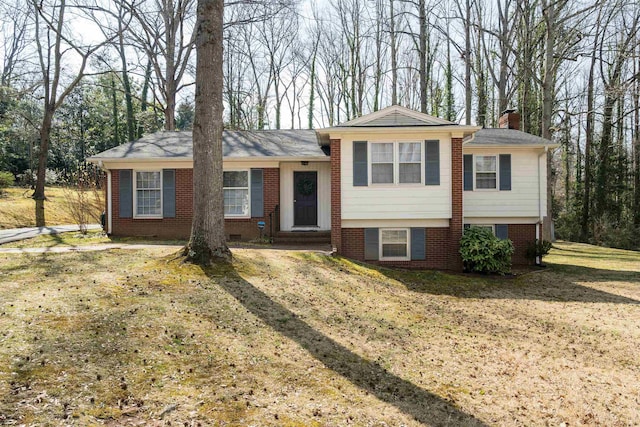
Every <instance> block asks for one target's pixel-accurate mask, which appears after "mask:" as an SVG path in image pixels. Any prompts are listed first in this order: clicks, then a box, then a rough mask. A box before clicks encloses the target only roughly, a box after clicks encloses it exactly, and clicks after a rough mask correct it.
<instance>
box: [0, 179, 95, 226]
mask: <svg viewBox="0 0 640 427" xmlns="http://www.w3.org/2000/svg"><path fill="white" fill-rule="evenodd" d="M72 191H74V190H73V189H65V188H62V187H47V188H46V189H45V195H46V196H47V200H45V202H44V208H45V215H46V221H47V225H61V224H75V220H74V217H73V215H72V214H71V210H70V209H69V207H68V206H67V205H68V202H69V194H70V192H72ZM32 194H33V190H30V189H28V188H20V187H11V188H6V189H5V190H4V192H3V193H2V194H0V229H6V228H21V227H35V225H36V217H35V202H34V200H33V199H32V198H31V195H32ZM87 196H88V202H89V205H90V206H91V212H90V214H89V217H90V220H89V221H90V222H92V223H97V222H99V219H100V212H102V210H103V209H104V206H103V204H102V203H100V201H99V200H97V199H96V195H95V194H94V193H93V192H92V191H89V192H88V194H87Z"/></svg>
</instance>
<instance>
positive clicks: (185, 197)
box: [111, 168, 280, 240]
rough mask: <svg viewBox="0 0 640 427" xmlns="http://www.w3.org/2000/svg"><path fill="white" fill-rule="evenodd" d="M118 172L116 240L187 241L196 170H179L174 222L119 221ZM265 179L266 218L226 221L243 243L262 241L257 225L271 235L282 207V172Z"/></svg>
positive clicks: (114, 182)
mask: <svg viewBox="0 0 640 427" xmlns="http://www.w3.org/2000/svg"><path fill="white" fill-rule="evenodd" d="M119 178H120V174H119V172H118V170H112V171H111V195H112V206H113V212H112V226H113V229H112V232H111V234H112V235H114V236H142V237H151V236H153V237H160V238H166V239H187V238H189V235H190V234H191V220H192V217H193V170H192V169H176V216H175V218H157V219H155V218H154V219H149V218H145V219H134V218H120V217H119V215H118V213H119V208H120V203H119V188H120V186H119V185H120V183H119ZM263 179H264V214H265V216H263V217H256V218H243V219H226V220H225V232H226V234H227V238H229V236H230V235H239V236H240V239H241V240H251V239H255V238H257V237H259V235H260V230H259V229H258V221H264V222H265V223H266V226H265V230H264V232H263V234H264V235H265V236H266V235H269V232H270V223H269V214H270V213H272V212H274V210H275V208H276V206H277V205H279V204H280V169H278V168H265V169H263ZM277 220H278V218H277V217H276V216H275V215H274V224H273V230H274V233H275V232H276V231H277V230H278V229H279V224H276V222H277Z"/></svg>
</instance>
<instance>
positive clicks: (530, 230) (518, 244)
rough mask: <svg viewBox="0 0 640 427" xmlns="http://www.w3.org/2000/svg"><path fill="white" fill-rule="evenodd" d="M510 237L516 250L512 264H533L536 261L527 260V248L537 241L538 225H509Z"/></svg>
mask: <svg viewBox="0 0 640 427" xmlns="http://www.w3.org/2000/svg"><path fill="white" fill-rule="evenodd" d="M508 236H509V239H510V240H511V241H512V242H513V247H514V249H515V252H514V253H513V256H512V257H511V262H512V263H513V264H514V265H525V264H533V262H534V260H529V259H527V246H529V245H530V244H532V243H533V242H535V240H536V225H535V224H509V234H508Z"/></svg>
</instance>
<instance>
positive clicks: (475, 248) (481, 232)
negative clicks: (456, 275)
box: [460, 227, 513, 274]
mask: <svg viewBox="0 0 640 427" xmlns="http://www.w3.org/2000/svg"><path fill="white" fill-rule="evenodd" d="M460 255H462V261H463V263H464V268H465V270H467V271H473V272H477V273H498V274H505V273H508V272H509V270H511V255H513V243H511V240H509V239H505V240H501V239H498V238H497V237H496V236H494V235H493V233H492V232H491V230H489V229H487V228H481V227H471V228H468V229H466V230H465V231H464V234H463V235H462V238H461V239H460Z"/></svg>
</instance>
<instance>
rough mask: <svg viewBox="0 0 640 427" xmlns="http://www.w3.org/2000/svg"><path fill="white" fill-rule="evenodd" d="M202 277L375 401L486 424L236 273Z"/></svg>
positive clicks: (458, 422) (436, 421)
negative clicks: (329, 333)
mask: <svg viewBox="0 0 640 427" xmlns="http://www.w3.org/2000/svg"><path fill="white" fill-rule="evenodd" d="M204 272H205V274H206V275H207V276H208V277H210V278H212V279H214V280H215V282H216V283H218V284H219V285H220V286H221V287H222V288H223V289H224V290H226V291H227V292H228V293H229V294H230V295H232V296H233V297H234V298H235V299H236V300H238V301H239V302H240V303H241V304H242V305H243V306H244V307H245V308H246V309H247V310H249V311H250V312H251V313H253V314H254V315H255V316H256V317H258V318H259V319H261V320H262V321H263V322H264V323H265V324H267V325H269V326H270V327H271V328H273V329H274V330H275V331H276V332H278V333H280V334H282V335H284V336H286V337H288V338H290V339H292V340H294V341H295V342H297V343H298V345H300V346H301V347H302V348H304V349H305V350H306V351H308V352H309V354H311V356H313V357H314V358H316V359H317V360H318V361H320V362H322V363H323V364H324V365H325V366H326V367H327V368H329V369H331V370H333V371H334V372H336V373H337V374H339V375H341V376H343V377H344V378H345V379H347V380H349V381H350V382H351V383H353V384H354V385H355V386H357V387H360V388H361V389H363V390H365V391H367V392H369V393H371V394H373V395H374V396H376V397H377V398H378V399H380V400H382V401H384V402H386V403H389V404H391V405H394V406H395V407H397V408H398V409H399V410H400V411H402V412H404V413H405V414H407V415H409V416H412V417H413V418H414V419H415V420H416V421H418V422H421V423H425V424H429V425H455V426H485V425H486V424H485V423H483V422H482V421H481V420H479V419H477V418H475V417H474V416H473V415H470V414H467V413H465V412H463V411H461V410H460V409H458V408H456V407H455V406H454V405H452V404H451V403H449V402H447V401H446V400H444V399H442V398H441V397H439V396H437V395H435V394H433V393H430V392H428V391H427V390H424V389H423V388H421V387H418V386H417V385H415V384H413V383H411V382H410V381H407V380H405V379H402V378H400V377H398V376H396V375H394V374H392V373H390V372H388V371H387V370H386V369H385V368H383V367H382V366H380V365H379V364H377V363H375V362H373V361H371V360H367V359H365V358H363V357H362V356H359V355H357V354H356V353H354V352H352V351H351V350H349V349H348V348H346V347H344V346H343V345H341V344H339V343H337V342H336V341H334V340H333V339H331V338H329V337H327V336H326V335H324V334H322V333H321V332H319V331H317V330H315V329H314V328H312V327H311V326H310V325H308V324H307V323H305V322H304V321H303V320H301V319H299V318H298V317H297V316H296V314H295V313H293V312H292V311H290V310H288V309H287V308H286V307H284V306H283V305H281V304H280V303H278V302H275V301H274V300H272V299H271V298H270V297H269V296H268V295H267V294H265V293H264V292H262V291H261V290H259V289H258V288H256V287H255V286H253V284H251V283H250V282H248V281H246V280H245V279H243V278H242V277H240V275H239V274H238V273H237V272H236V271H235V269H230V270H229V271H227V272H225V273H226V274H225V278H223V279H222V280H220V272H219V271H217V272H216V271H215V270H214V269H213V268H205V269H204Z"/></svg>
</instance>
